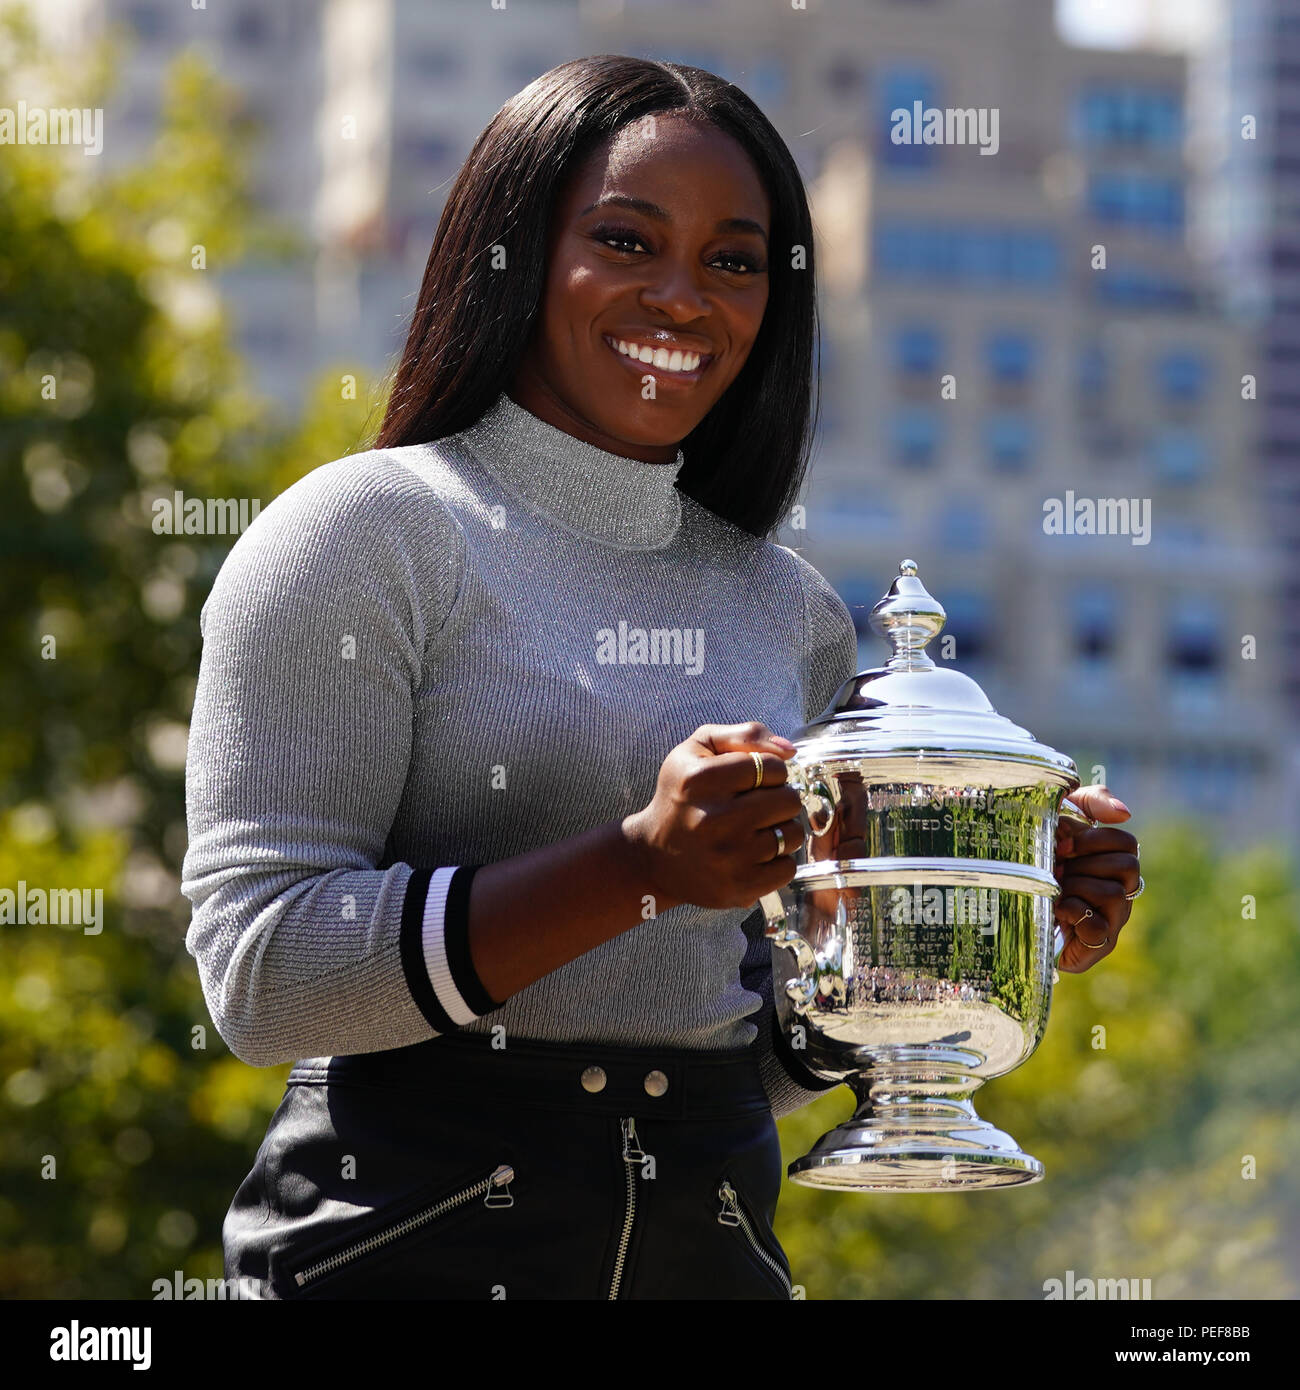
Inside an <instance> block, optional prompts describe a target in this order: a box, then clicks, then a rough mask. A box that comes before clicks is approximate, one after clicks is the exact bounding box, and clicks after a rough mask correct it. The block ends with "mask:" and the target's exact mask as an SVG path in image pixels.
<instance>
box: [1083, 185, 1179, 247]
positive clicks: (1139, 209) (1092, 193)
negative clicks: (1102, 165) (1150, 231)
mask: <svg viewBox="0 0 1300 1390" xmlns="http://www.w3.org/2000/svg"><path fill="white" fill-rule="evenodd" d="M1088 210H1089V212H1091V213H1092V215H1093V216H1094V217H1096V218H1097V219H1098V220H1099V221H1101V222H1117V223H1119V224H1121V225H1122V226H1126V227H1151V228H1154V229H1155V230H1157V231H1160V232H1170V233H1173V232H1179V231H1181V230H1182V227H1183V185H1182V182H1181V180H1179V179H1175V178H1164V177H1158V176H1156V175H1154V174H1147V173H1143V172H1141V171H1139V170H1107V171H1105V172H1099V173H1095V174H1093V175H1091V177H1090V178H1089V179H1088Z"/></svg>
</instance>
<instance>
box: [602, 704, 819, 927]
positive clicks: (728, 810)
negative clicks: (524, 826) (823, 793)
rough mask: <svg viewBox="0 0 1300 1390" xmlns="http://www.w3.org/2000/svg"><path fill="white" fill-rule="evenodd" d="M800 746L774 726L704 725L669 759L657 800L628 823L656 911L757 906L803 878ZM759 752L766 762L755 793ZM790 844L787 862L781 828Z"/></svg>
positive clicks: (662, 770)
mask: <svg viewBox="0 0 1300 1390" xmlns="http://www.w3.org/2000/svg"><path fill="white" fill-rule="evenodd" d="M794 751H795V749H794V744H792V743H791V742H789V740H788V739H783V738H779V737H778V736H777V735H776V734H774V733H773V732H772V731H771V730H770V729H769V728H768V727H767V726H766V725H765V724H760V723H758V722H757V721H754V722H751V723H748V724H702V725H700V727H699V728H698V729H696V730H695V732H694V733H693V734H692V735H691V736H690V737H689V738H688V739H685V740H684V741H683V742H681V743H679V744H678V745H677V746H676V747H675V748H674V749H672V751H671V752H670V753H669V754H668V756H667V757H666V758H665V759H664V760H663V764H662V765H661V766H660V768H659V780H658V785H657V786H656V788H655V794H654V799H653V800H652V801H651V802H650V804H649V805H648V806H646V807H645V808H644V809H643V810H640V811H637V812H635V813H634V814H633V815H630V816H628V817H626V818H625V819H624V821H623V830H624V833H625V834H626V835H627V837H628V838H629V840H631V841H632V843H634V844H635V845H636V846H637V848H638V850H639V852H640V854H641V859H642V864H643V867H644V873H645V879H646V884H647V888H648V891H649V892H650V893H651V894H653V896H654V898H655V909H654V910H655V911H656V912H661V911H664V910H665V909H666V908H668V907H672V906H676V905H677V904H678V903H695V904H696V905H697V906H699V907H712V908H728V907H749V906H750V905H752V904H753V903H755V902H757V901H758V899H759V898H761V897H762V896H763V894H764V893H770V892H772V891H773V890H774V889H777V888H780V887H781V886H782V885H783V884H786V883H789V882H790V880H791V879H792V878H793V877H794V872H795V861H794V855H795V853H796V852H797V851H798V850H799V849H800V848H801V846H802V845H803V841H804V829H803V823H802V821H800V820H799V819H798V816H799V812H800V810H801V807H802V803H801V801H800V799H799V793H798V792H797V791H796V790H795V789H794V788H793V787H792V786H790V785H789V784H788V783H787V782H786V769H785V760H786V759H787V758H789V757H792V756H793V754H794ZM751 752H755V753H758V754H760V755H761V756H762V759H763V783H762V786H760V787H758V788H755V786H754V776H755V768H754V760H753V758H752V757H750V753H751ZM776 828H779V829H780V830H781V832H782V834H783V835H784V837H785V853H784V854H782V855H780V856H778V855H777V853H776V849H777V837H776V834H775V829H776Z"/></svg>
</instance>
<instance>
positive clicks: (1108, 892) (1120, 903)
mask: <svg viewBox="0 0 1300 1390" xmlns="http://www.w3.org/2000/svg"><path fill="white" fill-rule="evenodd" d="M1067 900H1069V901H1072V902H1080V903H1082V904H1083V907H1090V908H1091V909H1092V911H1093V914H1094V916H1095V915H1097V914H1100V915H1101V916H1103V917H1104V918H1105V919H1106V925H1107V926H1108V927H1110V928H1112V929H1115V930H1118V929H1119V928H1120V927H1122V926H1123V925H1124V923H1125V922H1127V921H1128V916H1129V913H1130V912H1131V911H1132V909H1133V905H1132V903H1130V902H1129V901H1128V900H1127V899H1126V898H1125V897H1124V889H1123V887H1122V886H1121V885H1120V884H1118V883H1115V882H1114V881H1113V880H1111V879H1108V878H1089V877H1088V876H1087V875H1086V874H1080V875H1078V876H1077V877H1075V876H1073V875H1067V876H1066V877H1065V878H1064V879H1062V880H1061V895H1060V897H1059V898H1057V900H1056V908H1057V910H1056V914H1055V915H1056V919H1057V921H1058V922H1063V923H1065V922H1073V921H1074V919H1075V918H1076V917H1078V915H1079V913H1080V912H1082V911H1083V907H1081V908H1079V909H1078V911H1075V912H1073V913H1070V912H1067V911H1066V910H1065V909H1064V908H1063V907H1062V904H1063V903H1065V902H1066V901H1067Z"/></svg>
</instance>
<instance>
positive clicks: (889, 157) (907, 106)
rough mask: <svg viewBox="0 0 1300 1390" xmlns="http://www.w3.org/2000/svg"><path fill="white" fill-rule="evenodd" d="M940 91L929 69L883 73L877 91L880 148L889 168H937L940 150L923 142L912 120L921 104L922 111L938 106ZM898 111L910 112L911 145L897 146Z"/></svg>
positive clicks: (892, 68)
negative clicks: (936, 162)
mask: <svg viewBox="0 0 1300 1390" xmlns="http://www.w3.org/2000/svg"><path fill="white" fill-rule="evenodd" d="M937 91H938V88H937V85H936V83H935V79H934V75H933V73H932V72H931V71H930V70H929V69H928V68H921V67H901V66H900V67H887V68H884V69H883V70H882V71H881V73H880V77H879V83H878V86H877V88H876V95H877V101H876V124H877V130H878V139H877V141H876V148H877V151H878V153H879V158H880V162H881V164H883V165H884V166H885V167H886V168H889V169H928V168H931V167H932V166H933V164H934V162H935V160H936V158H937V156H938V151H939V149H940V147H939V146H938V145H923V144H921V143H920V134H921V133H920V131H918V130H917V129H916V122H915V121H914V120H913V119H912V117H913V113H914V111H915V103H916V102H918V101H919V102H920V103H921V109H922V110H925V108H926V107H930V106H936V105H938V102H937V99H936V94H937ZM895 111H906V112H907V116H908V123H907V125H906V126H904V127H902V129H903V130H904V131H906V133H907V134H908V135H909V137H910V139H909V143H907V144H895V143H894V139H893V132H894V130H895V127H896V125H897V124H898V123H897V122H896V121H895V119H894V112H895Z"/></svg>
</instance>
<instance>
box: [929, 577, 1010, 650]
mask: <svg viewBox="0 0 1300 1390" xmlns="http://www.w3.org/2000/svg"><path fill="white" fill-rule="evenodd" d="M940 602H941V603H942V604H943V608H944V612H945V613H947V615H948V617H947V620H946V621H945V623H944V625H943V631H942V632H941V633H940V634H939V642H942V641H943V639H944V638H945V637H952V638H954V639H955V643H956V647H955V650H954V652H953V656H952V661H953V664H954V665H955V666H958V667H960V668H962V669H965V668H967V667H969V666H971V665H974V664H975V663H977V662H980V661H987V660H988V658H989V657H990V656H991V655H992V654H993V651H994V635H995V634H994V626H993V623H992V622H991V621H990V616H989V603H988V599H987V598H986V597H985V595H984V594H982V593H979V592H977V591H976V590H973V589H947V588H946V589H944V591H943V598H942V599H941V600H940ZM931 646H932V648H934V650H933V655H934V657H935V659H936V660H938V659H940V651H939V648H938V646H937V644H935V643H931Z"/></svg>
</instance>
